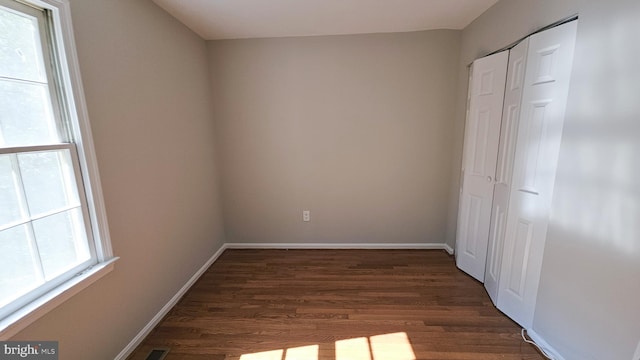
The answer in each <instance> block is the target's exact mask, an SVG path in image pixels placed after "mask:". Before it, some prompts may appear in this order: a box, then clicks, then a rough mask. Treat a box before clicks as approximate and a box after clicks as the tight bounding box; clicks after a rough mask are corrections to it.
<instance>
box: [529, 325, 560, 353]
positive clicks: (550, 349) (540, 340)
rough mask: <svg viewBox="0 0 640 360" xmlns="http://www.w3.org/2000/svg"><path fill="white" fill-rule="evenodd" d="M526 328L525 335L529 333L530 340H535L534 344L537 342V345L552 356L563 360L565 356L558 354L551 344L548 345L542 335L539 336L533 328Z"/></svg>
mask: <svg viewBox="0 0 640 360" xmlns="http://www.w3.org/2000/svg"><path fill="white" fill-rule="evenodd" d="M526 330H527V335H529V337H530V338H531V340H533V341H535V342H536V344H538V346H540V347H541V348H543V349H544V351H546V352H547V353H548V354H549V355H551V356H553V358H554V359H555V360H565V358H564V357H563V356H562V355H560V353H559V352H558V351H557V350H556V349H554V348H553V346H551V345H549V343H548V342H547V341H546V340H545V339H544V338H543V337H542V336H540V335H539V334H538V333H537V332H536V331H535V330H533V329H526Z"/></svg>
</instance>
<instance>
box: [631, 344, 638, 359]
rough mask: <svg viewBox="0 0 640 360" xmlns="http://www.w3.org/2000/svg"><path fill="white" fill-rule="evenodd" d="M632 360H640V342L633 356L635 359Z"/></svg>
mask: <svg viewBox="0 0 640 360" xmlns="http://www.w3.org/2000/svg"><path fill="white" fill-rule="evenodd" d="M631 360H640V341H638V346H636V353H635V354H633V358H632V359H631Z"/></svg>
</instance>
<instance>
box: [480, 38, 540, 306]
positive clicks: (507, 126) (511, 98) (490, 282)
mask: <svg viewBox="0 0 640 360" xmlns="http://www.w3.org/2000/svg"><path fill="white" fill-rule="evenodd" d="M528 48H529V39H525V40H523V41H522V42H521V43H520V44H518V45H517V46H516V47H514V48H513V49H511V51H510V52H509V66H508V74H507V85H506V89H505V94H504V106H503V110H502V126H501V127H500V147H499V150H498V165H497V168H496V178H495V186H494V189H493V205H492V209H491V224H490V226H489V248H488V252H487V265H486V268H485V271H484V287H485V288H486V289H487V293H489V297H491V300H492V301H493V304H494V305H497V304H498V281H499V280H500V268H501V266H502V249H503V244H504V231H505V228H506V226H507V209H508V207H509V192H510V191H511V179H512V178H513V175H512V174H513V157H514V153H515V151H516V136H517V135H518V121H519V119H520V103H521V101H522V89H523V87H524V74H525V69H526V64H527V49H528Z"/></svg>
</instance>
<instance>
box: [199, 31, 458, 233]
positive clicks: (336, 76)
mask: <svg viewBox="0 0 640 360" xmlns="http://www.w3.org/2000/svg"><path fill="white" fill-rule="evenodd" d="M459 35H460V32H459V31H449V30H442V31H426V32H415V33H401V34H375V35H353V36H323V37H306V38H280V39H253V40H227V41H212V42H209V55H210V63H211V72H212V75H211V76H212V84H213V92H214V96H213V104H214V112H215V119H216V130H217V131H216V134H217V141H218V143H219V146H220V160H221V161H220V164H221V173H222V193H223V209H224V219H225V231H226V234H227V240H228V241H230V242H267V243H268V242H297V243H313V242H317V243H442V242H443V238H444V235H445V226H446V213H447V206H448V197H449V195H448V189H449V182H450V176H451V161H450V158H451V149H452V147H451V136H452V121H453V116H454V107H453V104H454V102H453V100H454V95H455V86H456V82H455V79H456V76H457V67H456V64H457V63H458V54H459V40H460V37H459ZM303 209H308V210H310V211H311V222H309V223H303V222H302V210H303Z"/></svg>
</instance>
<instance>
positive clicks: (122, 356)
mask: <svg viewBox="0 0 640 360" xmlns="http://www.w3.org/2000/svg"><path fill="white" fill-rule="evenodd" d="M227 249H416V250H445V251H446V252H447V253H449V254H450V255H452V254H453V248H451V246H449V245H448V244H445V243H440V244H433V243H428V244H425V243H404V244H392V243H380V244H375V243H362V244H358V243H349V244H344V243H309V244H300V243H224V244H222V246H220V249H218V251H216V252H215V253H214V254H213V256H211V258H209V260H207V262H205V263H204V265H202V267H200V269H198V271H196V273H195V274H193V276H191V278H190V279H189V280H188V281H187V282H186V283H185V284H184V286H182V287H181V288H180V290H178V292H177V293H176V294H175V295H174V296H173V297H172V298H171V299H170V300H169V302H167V303H166V304H165V305H164V306H163V307H162V309H160V311H158V313H157V314H156V315H155V316H154V317H153V318H152V319H151V321H149V323H148V324H147V325H145V327H143V328H142V330H140V332H138V334H137V335H136V336H135V337H134V338H133V340H131V342H129V344H127V346H125V348H124V349H122V351H120V353H119V354H118V355H116V357H115V358H114V360H126V358H127V357H128V356H129V355H131V353H132V352H133V351H134V350H135V349H136V347H138V345H140V343H142V341H143V340H144V338H145V337H147V335H149V334H150V333H151V330H153V328H154V327H156V325H158V323H160V321H161V320H162V319H163V318H164V317H165V315H167V314H168V313H169V311H170V310H171V308H173V307H174V306H175V305H176V304H177V303H178V301H180V299H181V298H182V297H183V296H184V294H186V293H187V291H189V289H190V288H191V286H193V284H194V283H195V282H196V281H197V280H198V279H199V278H200V276H202V274H204V272H205V271H207V269H208V268H209V267H211V265H213V263H214V262H215V261H216V260H217V259H218V257H220V255H222V253H223V252H224V251H225V250H227ZM558 360H564V359H561V358H560V359H558Z"/></svg>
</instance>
